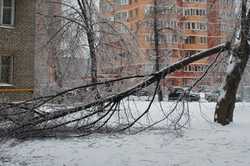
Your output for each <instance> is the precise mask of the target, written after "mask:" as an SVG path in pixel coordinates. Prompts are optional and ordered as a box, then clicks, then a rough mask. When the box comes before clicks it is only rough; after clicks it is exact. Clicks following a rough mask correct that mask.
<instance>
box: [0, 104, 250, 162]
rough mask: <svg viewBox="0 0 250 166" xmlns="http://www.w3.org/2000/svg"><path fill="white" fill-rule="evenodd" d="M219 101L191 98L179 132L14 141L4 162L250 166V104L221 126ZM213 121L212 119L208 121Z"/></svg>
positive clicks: (238, 108)
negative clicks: (216, 119)
mask: <svg viewBox="0 0 250 166" xmlns="http://www.w3.org/2000/svg"><path fill="white" fill-rule="evenodd" d="M213 109H214V104H211V103H203V104H202V112H200V110H199V107H198V104H197V103H191V105H190V110H191V115H192V121H191V127H190V128H189V129H187V130H185V131H184V132H183V133H181V134H179V135H175V134H173V133H167V132H165V131H161V130H154V131H147V132H143V133H140V134H138V135H92V136H90V137H88V138H81V139H49V140H35V141H25V142H23V143H21V144H15V142H14V141H9V142H8V143H7V144H5V145H3V146H0V148H1V149H0V153H1V154H0V166H210V165H211V166H215V165H216V166H217V165H218V166H247V165H250V157H249V156H250V103H240V104H237V106H236V112H235V122H234V123H233V124H231V125H229V126H225V127H222V126H219V125H216V124H214V123H211V122H209V121H212V119H213ZM207 120H208V121H207Z"/></svg>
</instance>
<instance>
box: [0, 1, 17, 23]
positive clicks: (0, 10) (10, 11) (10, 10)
mask: <svg viewBox="0 0 250 166" xmlns="http://www.w3.org/2000/svg"><path fill="white" fill-rule="evenodd" d="M14 14H15V0H0V25H14Z"/></svg>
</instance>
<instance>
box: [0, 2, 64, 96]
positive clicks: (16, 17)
mask: <svg viewBox="0 0 250 166" xmlns="http://www.w3.org/2000/svg"><path fill="white" fill-rule="evenodd" d="M41 10H43V11H45V12H46V13H47V14H53V12H54V13H56V12H58V11H60V7H58V5H57V6H49V5H48V4H47V3H46V2H45V1H43V0H0V94H1V101H6V100H9V99H10V100H24V99H27V98H31V97H32V96H33V95H34V94H36V95H42V91H43V89H45V87H47V88H48V82H49V80H50V71H51V69H50V65H49V63H48V59H49V58H50V56H52V54H53V53H51V50H52V49H54V48H48V47H43V46H44V44H45V43H46V42H47V41H48V39H49V38H50V35H51V34H49V32H48V29H49V28H48V24H47V22H46V18H45V17H44V16H42V15H39V14H37V13H38V12H39V11H41ZM51 11H52V13H50V12H51ZM45 84H46V85H45Z"/></svg>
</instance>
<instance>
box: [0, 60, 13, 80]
mask: <svg viewBox="0 0 250 166" xmlns="http://www.w3.org/2000/svg"><path fill="white" fill-rule="evenodd" d="M11 62H12V57H11V56H0V83H10V80H11V66H12V63H11Z"/></svg>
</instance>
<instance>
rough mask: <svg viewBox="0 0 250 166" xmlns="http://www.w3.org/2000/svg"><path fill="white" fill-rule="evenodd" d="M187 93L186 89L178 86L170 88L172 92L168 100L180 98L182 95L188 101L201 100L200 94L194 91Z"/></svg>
mask: <svg viewBox="0 0 250 166" xmlns="http://www.w3.org/2000/svg"><path fill="white" fill-rule="evenodd" d="M184 93H185V90H184V89H183V88H180V87H177V88H173V89H172V90H170V93H169V94H168V100H169V101H171V100H178V99H180V97H181V96H182V95H184V96H183V99H184V100H187V101H199V100H200V95H199V94H196V93H193V92H192V91H191V92H189V93H186V94H184Z"/></svg>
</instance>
